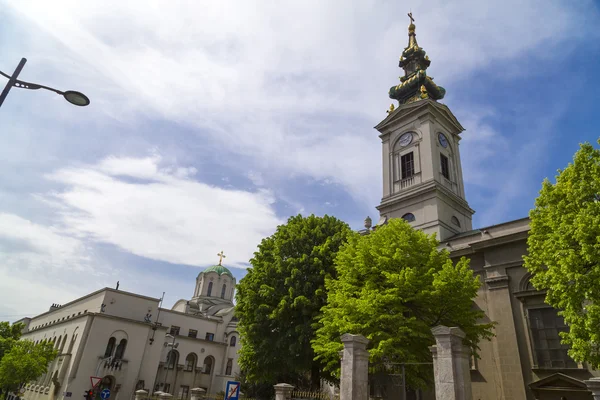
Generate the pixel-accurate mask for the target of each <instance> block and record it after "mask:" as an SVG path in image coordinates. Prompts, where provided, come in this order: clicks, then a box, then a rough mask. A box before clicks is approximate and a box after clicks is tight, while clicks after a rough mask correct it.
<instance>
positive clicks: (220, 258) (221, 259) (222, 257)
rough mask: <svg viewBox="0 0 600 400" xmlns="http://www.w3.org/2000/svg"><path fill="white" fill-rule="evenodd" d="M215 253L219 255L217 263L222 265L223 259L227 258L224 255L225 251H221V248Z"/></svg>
mask: <svg viewBox="0 0 600 400" xmlns="http://www.w3.org/2000/svg"><path fill="white" fill-rule="evenodd" d="M217 255H218V256H219V265H222V263H223V259H224V258H227V256H226V255H225V253H223V250H221V252H220V253H217Z"/></svg>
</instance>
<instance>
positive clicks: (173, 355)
mask: <svg viewBox="0 0 600 400" xmlns="http://www.w3.org/2000/svg"><path fill="white" fill-rule="evenodd" d="M178 358H179V354H178V353H177V351H175V350H171V351H169V355H168V356H167V368H169V369H173V368H175V365H177V359H178Z"/></svg>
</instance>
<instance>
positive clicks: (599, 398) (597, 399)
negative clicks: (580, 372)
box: [583, 378, 600, 400]
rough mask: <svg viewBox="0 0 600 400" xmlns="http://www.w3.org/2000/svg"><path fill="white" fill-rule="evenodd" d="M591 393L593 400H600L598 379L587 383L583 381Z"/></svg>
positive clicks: (599, 381)
mask: <svg viewBox="0 0 600 400" xmlns="http://www.w3.org/2000/svg"><path fill="white" fill-rule="evenodd" d="M583 383H585V384H586V386H587V387H588V389H589V390H590V391H591V392H592V396H593V397H594V400H600V378H592V379H590V380H589V381H583Z"/></svg>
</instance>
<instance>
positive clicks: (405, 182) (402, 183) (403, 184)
mask: <svg viewBox="0 0 600 400" xmlns="http://www.w3.org/2000/svg"><path fill="white" fill-rule="evenodd" d="M417 183H421V173H420V172H418V173H416V174H414V175H411V176H409V177H408V178H404V179H401V180H397V181H394V193H398V192H399V191H401V190H405V189H408V188H409V187H411V186H414V185H416V184H417Z"/></svg>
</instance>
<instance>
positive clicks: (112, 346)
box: [104, 337, 117, 358]
mask: <svg viewBox="0 0 600 400" xmlns="http://www.w3.org/2000/svg"><path fill="white" fill-rule="evenodd" d="M116 343H117V339H115V338H114V337H111V338H110V339H108V344H107V345H106V350H105V351H104V358H107V357H110V356H112V354H113V350H114V349H115V344H116Z"/></svg>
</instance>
